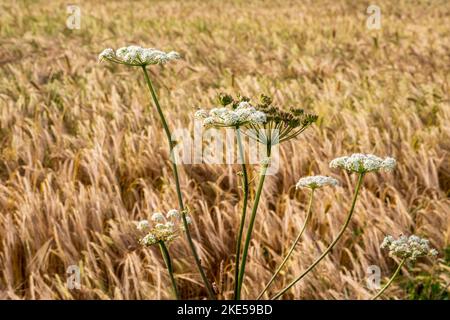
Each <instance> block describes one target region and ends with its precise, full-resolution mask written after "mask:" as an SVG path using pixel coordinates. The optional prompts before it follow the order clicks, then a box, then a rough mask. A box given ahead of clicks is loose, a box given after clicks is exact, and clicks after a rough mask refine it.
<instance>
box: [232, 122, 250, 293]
mask: <svg viewBox="0 0 450 320" xmlns="http://www.w3.org/2000/svg"><path fill="white" fill-rule="evenodd" d="M236 138H237V143H238V149H239V157H240V160H241V164H242V186H243V191H244V198H243V200H242V215H241V222H240V224H239V231H238V237H237V240H236V263H235V271H234V299H237V297H238V293H237V292H238V289H239V284H238V279H239V262H240V260H239V258H240V255H241V243H242V234H243V232H244V224H245V217H246V215H247V200H248V187H249V186H248V175H247V168H246V166H245V155H244V148H243V147H242V138H241V131H240V129H239V127H237V128H236Z"/></svg>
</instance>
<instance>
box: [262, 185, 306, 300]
mask: <svg viewBox="0 0 450 320" xmlns="http://www.w3.org/2000/svg"><path fill="white" fill-rule="evenodd" d="M313 198H314V189H311V196H310V197H309V203H308V209H307V213H306V218H305V221H304V222H303V226H302V228H301V229H300V232H299V234H298V236H297V238H296V239H295V241H294V243H293V244H292V247H291V249H290V250H289V252H288V254H287V255H286V257H285V258H284V260H283V262H281V264H280V266H279V267H278V268H277V270H276V271H275V273H274V274H273V276H272V278H271V279H270V281H269V282H268V283H267V285H266V286H265V288H264V290H263V291H262V292H261V293H260V294H259V296H258V298H256V299H257V300H260V299H261V297H262V296H263V294H264V293H265V292H266V291H267V289H269V287H270V285H271V284H272V283H273V281H274V280H275V278H276V277H277V275H278V274H279V273H280V271H281V269H283V267H284V265H285V264H286V262H287V261H288V260H289V257H290V256H291V255H292V253H293V252H294V249H295V246H296V245H297V244H298V242H299V241H300V238H301V237H302V235H303V232H305V230H306V225H307V224H308V222H309V220H310V219H311V212H312V210H311V208H312V203H313Z"/></svg>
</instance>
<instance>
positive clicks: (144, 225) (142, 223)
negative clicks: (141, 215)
mask: <svg viewBox="0 0 450 320" xmlns="http://www.w3.org/2000/svg"><path fill="white" fill-rule="evenodd" d="M136 228H137V229H138V230H139V231H145V230H146V229H148V228H150V224H149V223H148V220H141V221H139V222H138V223H137V224H136Z"/></svg>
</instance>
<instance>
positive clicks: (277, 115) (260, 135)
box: [247, 95, 318, 145]
mask: <svg viewBox="0 0 450 320" xmlns="http://www.w3.org/2000/svg"><path fill="white" fill-rule="evenodd" d="M255 108H256V110H258V111H260V112H262V113H264V115H265V120H266V121H264V122H262V123H257V124H256V125H253V126H252V127H251V129H250V130H249V132H248V133H247V134H248V136H249V137H250V138H252V139H254V140H256V141H258V142H260V143H263V144H265V145H275V144H278V143H281V142H284V141H287V140H290V139H293V138H295V137H297V136H298V135H300V134H301V133H302V132H303V131H304V130H305V129H306V128H307V127H309V126H310V125H311V124H313V123H314V122H316V121H317V118H318V117H317V116H316V115H314V114H309V113H306V112H305V111H304V110H303V109H299V108H294V107H291V108H289V110H283V109H281V108H279V107H277V106H275V105H273V103H272V98H270V97H268V96H266V95H261V97H260V101H259V103H258V104H256V105H255Z"/></svg>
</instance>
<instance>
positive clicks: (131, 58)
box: [98, 46, 180, 66]
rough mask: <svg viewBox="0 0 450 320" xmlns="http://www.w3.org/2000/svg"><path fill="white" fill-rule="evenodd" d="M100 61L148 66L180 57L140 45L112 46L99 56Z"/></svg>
mask: <svg viewBox="0 0 450 320" xmlns="http://www.w3.org/2000/svg"><path fill="white" fill-rule="evenodd" d="M98 58H99V61H100V62H101V61H110V62H114V63H119V64H126V65H129V66H147V65H152V64H165V63H166V62H168V61H171V60H175V59H179V58H180V55H179V54H178V53H177V52H175V51H171V52H168V53H166V52H164V51H160V50H157V49H153V48H142V47H139V46H128V47H122V48H119V49H117V50H116V51H114V50H113V49H111V48H108V49H105V50H103V51H102V52H101V53H100V55H99V56H98Z"/></svg>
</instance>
